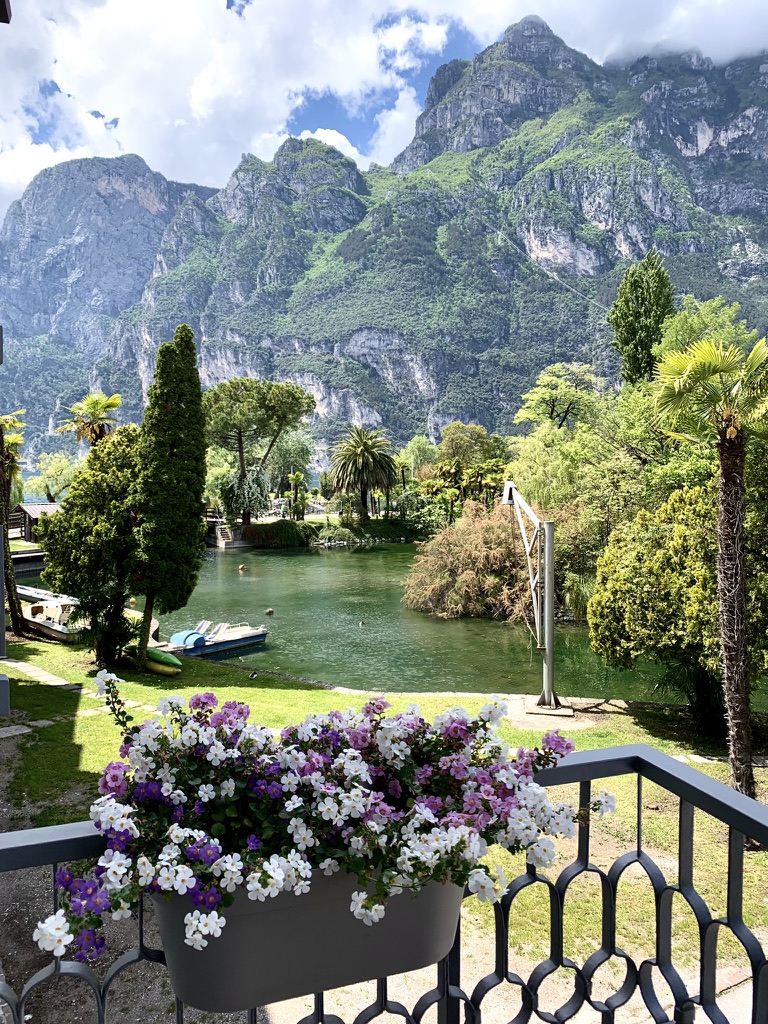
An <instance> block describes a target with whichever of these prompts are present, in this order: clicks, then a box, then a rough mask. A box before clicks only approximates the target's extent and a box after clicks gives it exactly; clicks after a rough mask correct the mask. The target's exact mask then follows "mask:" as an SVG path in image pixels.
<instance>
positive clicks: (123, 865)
mask: <svg viewBox="0 0 768 1024" xmlns="http://www.w3.org/2000/svg"><path fill="white" fill-rule="evenodd" d="M132 863H133V862H132V861H131V858H130V857H126V855H125V854H124V853H120V851H119V850H105V851H104V853H103V854H102V855H101V857H99V865H100V866H101V867H103V868H106V870H105V872H104V874H103V875H102V876H101V877H102V880H103V882H104V888H105V889H108V890H112V889H120V888H122V886H123V885H124V884H125V876H126V874H127V873H128V869H129V868H130V866H131V864H132Z"/></svg>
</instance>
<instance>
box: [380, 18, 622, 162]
mask: <svg viewBox="0 0 768 1024" xmlns="http://www.w3.org/2000/svg"><path fill="white" fill-rule="evenodd" d="M584 89H586V90H588V91H590V92H596V93H609V92H610V91H611V84H610V81H609V79H608V77H607V76H606V75H605V74H604V72H603V70H602V69H601V68H600V67H599V66H598V65H597V64H595V63H593V62H592V61H591V60H589V58H588V57H585V56H584V55H583V54H581V53H578V52H577V51H576V50H572V49H570V47H568V46H566V45H565V43H563V41H562V40H561V39H560V38H558V36H556V35H555V34H554V33H553V32H552V30H551V29H550V28H549V26H548V25H547V24H546V22H544V21H542V20H541V18H537V17H535V16H531V17H528V18H523V20H522V21H521V22H519V23H518V24H516V25H512V26H511V27H510V28H508V29H507V31H506V32H505V33H504V38H503V39H502V40H501V42H498V43H494V45H493V46H489V47H488V49H487V50H483V52H482V53H479V54H478V55H477V56H476V57H475V58H474V59H473V60H472V61H452V62H451V63H450V64H447V65H446V66H445V67H444V68H442V69H441V70H440V71H439V72H438V73H437V75H435V77H434V78H433V79H432V82H431V83H430V86H429V89H428V90H427V99H426V103H425V106H424V112H423V113H422V114H421V115H420V117H419V118H418V120H417V121H416V133H415V138H414V140H413V142H412V143H411V144H410V145H409V146H408V148H407V149H406V150H404V152H403V153H401V154H400V156H398V157H397V158H396V159H395V161H394V163H393V165H392V166H393V167H394V169H395V170H396V171H397V172H398V173H399V174H407V173H408V172H409V171H413V170H415V169H416V168H417V167H421V166H423V165H424V164H426V163H429V161H430V160H434V158H435V157H437V156H439V155H440V154H441V153H445V152H447V151H449V150H455V151H457V152H460V153H463V152H467V151H468V150H472V149H480V148H482V147H485V146H494V145H496V143H498V142H501V141H502V139H507V138H509V137H510V136H511V135H513V134H514V133H515V131H516V130H517V129H518V128H519V127H520V125H521V124H522V123H523V122H525V121H527V120H530V119H531V118H538V117H542V116H543V117H546V116H547V115H549V114H553V113H554V112H555V111H557V110H560V109H561V107H564V106H566V105H567V104H569V103H572V102H573V100H574V99H575V98H576V97H577V96H578V94H579V93H580V92H581V91H582V90H584Z"/></svg>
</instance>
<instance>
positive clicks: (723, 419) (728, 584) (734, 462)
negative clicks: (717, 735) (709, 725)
mask: <svg viewBox="0 0 768 1024" xmlns="http://www.w3.org/2000/svg"><path fill="white" fill-rule="evenodd" d="M655 387H656V410H657V412H658V417H659V420H660V421H661V422H662V423H666V424H668V426H669V427H671V428H673V429H669V430H667V433H669V434H670V435H671V436H672V437H676V438H678V439H679V440H686V441H696V442H701V441H705V442H708V443H710V444H712V445H714V447H715V448H716V450H717V456H718V462H719V467H720V469H719V488H718V518H717V542H718V552H717V594H718V605H719V610H718V625H719V632H720V664H721V669H722V675H723V693H724V696H725V706H726V717H727V721H728V750H729V760H730V767H731V785H732V786H733V787H734V788H735V789H738V790H740V791H741V792H742V793H746V794H747V795H748V796H751V797H754V796H755V778H754V774H753V771H752V721H751V716H750V706H749V697H750V678H749V662H748V651H747V634H746V607H747V604H746V598H747V588H746V576H745V570H744V466H745V462H746V442H747V438H748V435H749V434H750V433H751V432H754V431H755V430H756V429H758V428H759V427H760V426H761V425H765V424H766V423H768V345H766V341H765V338H762V339H761V340H760V341H758V342H757V344H756V345H754V347H753V348H752V349H751V351H750V352H749V353H747V352H746V349H745V348H742V347H739V346H738V345H736V344H734V343H733V342H732V341H731V340H730V339H728V338H726V337H725V336H724V334H723V333H713V334H711V335H710V336H705V337H703V338H701V339H699V340H698V341H694V342H693V343H692V344H690V345H689V346H688V347H687V348H685V349H683V350H682V351H673V352H668V353H666V355H665V356H664V357H663V359H662V361H661V362H660V363H659V365H658V367H657V370H656V384H655Z"/></svg>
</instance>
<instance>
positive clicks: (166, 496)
mask: <svg viewBox="0 0 768 1024" xmlns="http://www.w3.org/2000/svg"><path fill="white" fill-rule="evenodd" d="M193 338H194V335H193V333H192V329H191V328H190V327H188V326H187V324H181V325H180V326H179V327H177V328H176V333H175V334H174V337H173V341H171V342H167V343H166V344H164V345H161V346H160V349H159V351H158V353H157V364H156V367H155V381H154V383H153V384H152V386H151V387H150V389H149V404H148V405H147V410H146V412H145V414H144V424H143V426H142V428H141V439H140V442H139V473H138V478H137V481H136V487H135V495H134V497H135V500H134V508H135V516H136V536H137V551H136V564H135V566H134V573H133V579H134V581H135V589H136V591H137V592H138V593H141V594H144V595H145V597H146V603H145V607H144V619H143V622H142V630H141V637H140V641H139V649H138V662H139V665H140V667H142V666H143V663H144V656H145V652H146V649H147V641H148V639H149V631H150V622H151V620H152V614H153V612H154V611H155V610H157V611H158V612H161V613H167V612H172V611H175V610H176V609H178V608H183V607H184V606H185V605H186V603H187V601H188V600H189V598H190V596H191V594H192V591H193V590H194V589H195V586H196V585H197V577H198V573H199V571H200V566H201V565H202V559H201V557H200V551H201V548H202V545H203V541H204V535H205V524H204V522H203V518H202V509H203V493H204V488H205V451H206V445H205V420H204V416H203V404H202V397H203V396H202V389H201V387H200V376H199V374H198V372H197V354H196V351H195V344H194V340H193Z"/></svg>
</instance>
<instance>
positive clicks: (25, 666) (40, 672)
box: [0, 658, 157, 739]
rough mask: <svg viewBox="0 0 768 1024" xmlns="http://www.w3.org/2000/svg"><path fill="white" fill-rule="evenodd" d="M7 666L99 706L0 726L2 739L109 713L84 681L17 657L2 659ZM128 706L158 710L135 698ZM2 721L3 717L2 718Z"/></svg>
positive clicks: (1, 663) (0, 664) (2, 663)
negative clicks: (54, 672) (76, 693)
mask: <svg viewBox="0 0 768 1024" xmlns="http://www.w3.org/2000/svg"><path fill="white" fill-rule="evenodd" d="M3 667H4V668H5V671H6V673H8V672H14V673H19V674H20V675H23V676H27V678H29V679H35V680H37V682H38V683H44V684H45V685H46V686H58V687H61V689H62V690H73V691H77V692H78V693H80V695H81V696H82V697H85V698H86V699H88V700H93V701H94V702H96V701H98V702H99V705H98V707H96V706H94V707H90V708H88V707H86V708H79V709H78V711H77V713H76V714H75V715H59V716H57V717H56V718H55V719H48V718H41V719H38V720H37V721H32V722H28V723H27V724H26V725H6V726H0V739H4V738H6V737H10V736H22V735H23V734H24V733H28V732H32V729H40V728H44V727H45V726H48V725H53V724H54V722H62V721H65V720H66V719H68V718H69V719H71V718H88V717H90V716H91V715H103V714H107V713H108V708H107V706H106V704H105V703H104V702H103V699H102V698H101V697H100V696H99V694H98V693H97V692H96V690H95V689H90V688H89V687H88V686H87V685H83V684H82V683H70V682H68V681H67V680H66V679H62V678H61V676H55V675H54V674H53V673H52V672H47V671H46V670H45V669H44V668H39V667H38V666H37V665H30V664H29V663H28V662H26V661H18V660H16V659H15V658H5V659H3V660H2V661H0V668H3ZM125 706H126V707H127V708H141V710H142V711H150V712H152V711H156V710H157V708H156V706H155V705H154V704H140V703H139V702H138V701H135V700H127V701H126V702H125ZM0 721H2V719H0Z"/></svg>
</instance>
